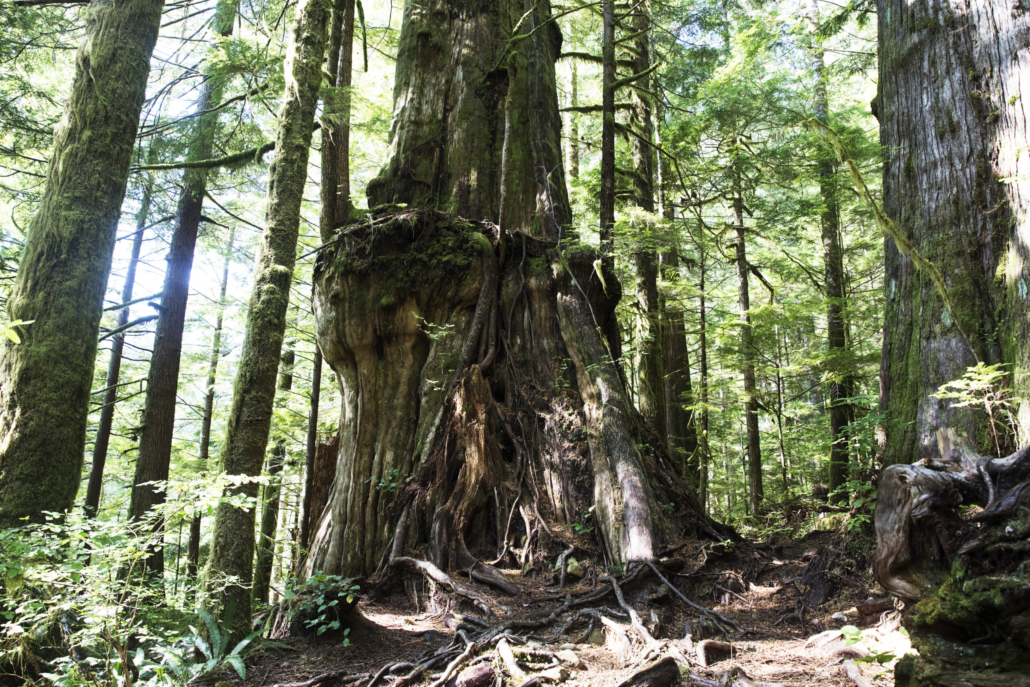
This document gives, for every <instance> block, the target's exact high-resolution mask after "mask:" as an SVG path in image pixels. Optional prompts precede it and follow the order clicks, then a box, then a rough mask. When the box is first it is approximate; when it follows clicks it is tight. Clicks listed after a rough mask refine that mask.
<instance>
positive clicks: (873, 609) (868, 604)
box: [855, 598, 894, 615]
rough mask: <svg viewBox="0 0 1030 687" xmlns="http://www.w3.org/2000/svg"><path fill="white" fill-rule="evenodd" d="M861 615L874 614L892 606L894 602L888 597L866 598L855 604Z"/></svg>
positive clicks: (887, 609)
mask: <svg viewBox="0 0 1030 687" xmlns="http://www.w3.org/2000/svg"><path fill="white" fill-rule="evenodd" d="M855 608H856V609H858V612H859V613H861V614H862V615H876V614H877V613H883V612H884V611H889V610H890V609H892V608H894V602H893V601H891V600H890V599H872V598H870V599H868V600H867V601H863V602H862V603H860V604H858V605H857V606H855Z"/></svg>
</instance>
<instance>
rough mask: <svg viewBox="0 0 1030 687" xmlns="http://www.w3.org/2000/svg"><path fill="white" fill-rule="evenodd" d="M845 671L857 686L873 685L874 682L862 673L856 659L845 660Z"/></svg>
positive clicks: (866, 686)
mask: <svg viewBox="0 0 1030 687" xmlns="http://www.w3.org/2000/svg"><path fill="white" fill-rule="evenodd" d="M844 672H845V674H847V676H848V679H849V680H851V681H852V682H853V683H854V684H855V687H873V683H872V682H870V680H869V678H867V677H866V676H865V675H863V674H862V671H861V670H859V668H858V666H857V665H855V662H854V661H844Z"/></svg>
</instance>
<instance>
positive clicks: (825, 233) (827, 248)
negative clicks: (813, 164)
mask: <svg viewBox="0 0 1030 687" xmlns="http://www.w3.org/2000/svg"><path fill="white" fill-rule="evenodd" d="M809 23H810V25H811V31H810V34H811V37H812V54H811V64H812V76H813V77H814V80H815V89H814V90H815V93H814V95H815V117H816V119H817V120H819V121H820V122H821V123H823V124H826V125H829V123H830V104H829V98H828V97H827V84H828V79H827V77H826V69H825V65H824V59H823V57H824V51H823V47H822V44H821V42H820V39H819V36H818V27H819V0H810V3H809ZM816 156H817V163H818V165H819V195H820V196H821V197H822V201H823V207H822V212H821V213H820V218H819V220H820V226H821V239H822V244H823V265H824V274H825V284H826V286H825V293H824V294H823V296H824V297H825V298H826V345H827V353H828V356H827V358H828V359H827V363H828V366H829V370H828V372H829V378H830V389H829V394H828V397H827V403H828V404H829V406H830V498H831V500H832V501H833V502H834V503H840V502H842V501H845V500H847V498H848V496H847V494H845V493H843V492H842V491H838V490H839V489H841V487H843V486H844V483H845V482H847V480H848V439H847V428H848V424H850V420H851V407H850V402H849V401H847V400H845V399H848V398H851V396H852V395H853V390H852V388H853V376H852V374H851V364H850V362H849V361H848V357H847V346H848V339H847V330H846V325H845V322H844V310H845V308H847V301H846V299H845V298H846V297H845V294H844V281H845V275H844V250H843V246H842V245H841V227H840V203H839V202H838V199H837V195H838V184H837V178H836V176H837V175H836V170H835V169H834V153H833V150H832V148H831V147H830V146H826V145H824V146H820V147H819V148H818V149H817V150H816ZM777 345H778V344H777ZM777 422H780V420H779V418H777ZM780 441H781V443H782V439H781V440H780ZM784 469H785V468H784Z"/></svg>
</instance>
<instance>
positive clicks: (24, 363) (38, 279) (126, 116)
mask: <svg viewBox="0 0 1030 687" xmlns="http://www.w3.org/2000/svg"><path fill="white" fill-rule="evenodd" d="M162 7H163V3H162V2H161V0H126V1H124V2H119V3H116V4H113V3H100V2H97V3H95V4H94V5H93V6H92V7H91V11H90V14H89V18H88V21H87V23H86V35H85V38H84V39H83V42H82V45H81V46H80V47H79V51H78V54H77V57H76V66H75V78H74V81H73V84H72V93H71V97H70V99H69V101H68V103H67V105H66V106H65V110H64V116H63V117H62V119H61V122H60V123H59V124H58V126H57V129H56V130H55V133H54V146H53V149H54V152H53V155H52V157H51V163H50V167H49V169H48V171H47V181H46V188H45V190H44V192H43V200H42V203H41V204H40V209H39V211H38V212H37V213H36V215H35V217H33V220H32V223H31V225H30V226H29V232H28V237H27V239H26V242H25V247H24V251H23V253H22V259H21V263H20V264H19V266H18V276H17V278H16V280H15V284H14V289H13V291H12V293H11V297H10V300H9V302H8V315H9V317H10V318H11V320H25V321H30V320H31V321H33V324H31V325H28V326H25V327H22V328H21V329H20V332H21V336H22V343H21V344H18V345H15V344H13V343H11V342H7V343H5V344H4V348H3V352H2V355H0V428H2V429H0V446H2V449H0V527H17V526H19V525H22V524H24V522H23V518H28V520H29V521H30V522H41V521H42V520H43V512H44V511H55V512H63V511H66V510H68V509H69V508H71V506H72V504H73V503H74V500H75V494H76V492H77V491H78V489H79V482H80V481H81V478H82V475H81V470H82V457H83V453H84V449H85V441H86V422H87V415H88V407H89V396H90V391H91V386H92V383H93V366H94V363H95V361H96V353H97V334H98V332H99V330H100V317H101V314H102V311H103V303H104V291H105V287H106V284H107V277H108V272H109V271H110V267H111V255H112V252H113V250H114V243H115V237H116V233H117V229H118V222H119V220H120V211H121V206H122V199H123V198H124V196H125V188H126V184H127V182H128V174H129V164H130V162H131V159H132V151H133V148H134V146H135V142H136V133H137V130H138V127H139V115H140V111H141V109H142V107H143V99H144V97H145V92H146V85H147V75H148V74H149V72H150V55H151V53H152V52H153V49H154V45H155V43H156V41H157V32H158V27H159V26H160V23H161V11H162Z"/></svg>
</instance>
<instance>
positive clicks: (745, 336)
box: [733, 174, 764, 515]
mask: <svg viewBox="0 0 1030 687" xmlns="http://www.w3.org/2000/svg"><path fill="white" fill-rule="evenodd" d="M735 185H736V188H735V189H734V194H733V221H734V222H735V223H736V226H735V227H734V228H735V230H736V234H737V244H736V251H737V254H736V263H737V307H738V309H739V310H740V355H741V359H742V364H743V366H744V425H745V427H746V435H747V442H746V446H747V478H748V486H749V489H748V493H749V498H748V512H749V513H750V514H751V515H757V514H758V512H759V510H760V509H761V507H762V499H763V498H764V490H763V488H762V444H761V434H759V431H758V383H757V380H756V378H755V357H756V356H755V332H754V329H753V328H752V326H751V315H750V312H749V311H750V310H751V296H750V294H749V292H748V272H749V269H750V264H749V263H748V261H747V228H746V227H745V226H744V200H743V198H742V197H741V191H740V177H739V174H738V176H737V177H736V181H735Z"/></svg>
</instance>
